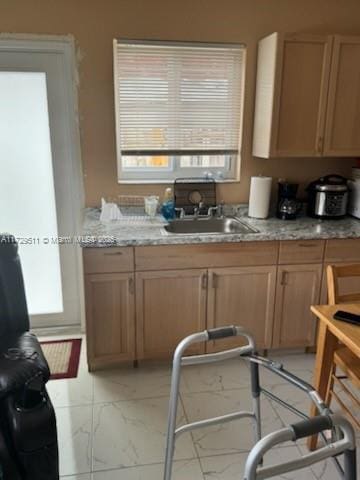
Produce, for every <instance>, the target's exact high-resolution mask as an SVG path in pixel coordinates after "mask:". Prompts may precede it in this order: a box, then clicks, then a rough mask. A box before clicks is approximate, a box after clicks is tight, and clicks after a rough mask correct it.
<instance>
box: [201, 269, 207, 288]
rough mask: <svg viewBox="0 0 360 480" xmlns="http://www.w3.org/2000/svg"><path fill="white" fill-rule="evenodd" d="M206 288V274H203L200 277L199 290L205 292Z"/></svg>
mask: <svg viewBox="0 0 360 480" xmlns="http://www.w3.org/2000/svg"><path fill="white" fill-rule="evenodd" d="M207 286H208V274H207V273H203V274H202V276H201V288H202V289H203V290H206V289H207Z"/></svg>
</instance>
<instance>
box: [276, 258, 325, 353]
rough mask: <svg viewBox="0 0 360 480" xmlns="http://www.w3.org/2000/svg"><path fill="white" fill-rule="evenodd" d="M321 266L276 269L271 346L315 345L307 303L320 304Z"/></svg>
mask: <svg viewBox="0 0 360 480" xmlns="http://www.w3.org/2000/svg"><path fill="white" fill-rule="evenodd" d="M321 273H322V265H317V264H315V265H314V264H313V265H284V266H281V267H279V268H278V277H277V287H276V304H275V322H274V336H273V347H274V348H278V347H281V348H282V347H289V348H290V347H307V346H312V345H314V342H315V331H316V321H315V317H314V316H313V314H312V313H311V312H310V306H311V305H316V304H318V303H319V298H320V283H321Z"/></svg>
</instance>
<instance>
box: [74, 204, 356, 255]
mask: <svg viewBox="0 0 360 480" xmlns="http://www.w3.org/2000/svg"><path fill="white" fill-rule="evenodd" d="M227 208H230V209H231V210H230V211H229V212H226V213H231V212H232V211H237V212H238V217H239V218H240V219H241V220H242V221H244V222H245V223H247V224H248V225H249V226H251V227H253V228H255V229H256V230H257V231H258V233H247V234H194V235H181V234H168V233H167V232H165V230H164V228H163V225H165V224H166V222H165V221H164V219H163V218H162V217H161V216H159V217H157V218H156V219H155V221H153V222H152V221H150V220H148V219H147V220H143V221H142V220H141V217H140V218H139V220H138V221H137V220H136V218H135V217H131V219H132V221H131V219H130V220H129V221H126V220H125V221H124V220H120V221H113V222H107V223H104V222H100V210H99V209H97V208H86V209H85V210H84V224H83V231H82V232H81V239H80V245H81V246H82V247H110V246H141V245H179V244H200V243H225V242H228V243H234V242H244V241H246V242H254V241H270V240H314V239H330V238H360V220H357V219H356V218H352V217H347V218H345V219H342V220H317V219H313V218H309V217H305V216H300V217H299V218H298V219H296V220H279V219H277V218H276V217H274V216H272V217H270V218H268V219H266V220H258V219H254V218H249V217H248V216H247V207H246V206H244V205H241V206H232V207H227ZM234 209H235V210H234ZM134 218H135V221H134Z"/></svg>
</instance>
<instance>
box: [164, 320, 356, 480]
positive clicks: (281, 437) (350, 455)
mask: <svg viewBox="0 0 360 480" xmlns="http://www.w3.org/2000/svg"><path fill="white" fill-rule="evenodd" d="M234 336H241V337H245V338H246V339H247V342H248V343H247V345H245V346H243V347H238V348H233V349H231V350H225V351H222V352H217V353H209V354H203V355H194V356H188V357H186V356H183V355H184V352H185V350H186V349H187V348H188V347H189V346H190V345H192V344H194V343H200V342H208V341H213V340H217V339H223V338H228V337H234ZM238 357H241V358H243V359H245V360H247V361H248V362H249V364H250V377H251V394H252V399H253V411H240V412H234V413H229V414H227V415H222V416H219V417H214V418H208V419H206V420H201V421H197V422H192V423H188V424H185V425H182V426H181V427H179V428H176V414H177V406H178V396H179V385H180V373H181V367H183V366H187V365H199V364H206V363H213V362H218V361H223V360H227V359H231V358H238ZM259 366H261V367H264V368H266V369H267V370H270V371H271V372H273V373H275V374H276V375H278V376H280V377H282V378H283V379H285V380H287V381H288V382H289V383H291V384H292V385H294V386H295V387H297V388H299V389H300V390H302V391H303V392H305V393H307V395H308V396H309V397H310V399H311V400H312V401H313V402H314V404H315V405H316V407H317V409H318V411H319V415H318V416H316V417H312V418H309V417H308V416H307V415H306V414H305V413H303V412H300V411H299V410H298V409H296V408H295V407H293V406H291V405H290V404H288V403H287V402H284V401H283V400H282V399H280V398H279V397H277V396H275V395H273V394H272V393H271V392H269V391H267V390H265V389H263V388H262V387H261V386H260V381H259ZM261 393H263V394H264V395H266V396H267V397H269V398H270V399H271V400H274V401H276V402H278V403H280V404H281V405H282V406H283V407H285V408H287V409H289V410H290V411H292V412H293V413H295V414H297V415H299V416H300V417H302V418H304V420H303V421H300V422H298V423H295V424H292V425H289V426H287V427H284V428H282V429H280V430H277V431H275V432H272V433H270V434H268V435H266V436H265V437H263V438H261V412H260V394H261ZM240 418H251V419H252V420H253V422H254V431H255V442H256V443H255V445H254V446H253V448H252V449H251V451H250V452H249V455H248V458H247V461H246V464H245V471H244V476H243V480H260V479H266V478H271V477H273V476H275V475H282V474H284V473H287V472H292V471H296V470H299V469H301V468H304V467H309V466H311V465H313V464H315V463H317V462H320V461H322V460H325V459H327V458H332V459H333V460H334V461H335V464H336V467H337V469H338V471H339V478H342V479H344V480H356V479H357V474H356V444H355V434H354V429H353V427H352V425H351V424H350V422H349V421H348V420H347V419H346V418H344V417H343V416H341V415H334V414H332V413H331V411H330V410H329V409H328V408H327V406H326V405H325V403H324V401H323V400H322V399H321V398H320V396H319V394H318V393H317V392H316V390H314V388H313V387H312V386H311V385H310V384H308V383H306V382H304V381H302V380H301V379H300V378H298V377H296V376H295V375H293V374H292V373H290V372H288V371H286V370H285V369H284V368H283V366H282V365H281V364H280V363H277V362H274V361H272V360H269V359H267V358H263V357H261V356H259V355H257V354H256V349H255V342H254V339H253V338H252V336H251V335H250V334H248V333H247V332H246V331H245V330H244V329H243V328H242V327H237V326H230V327H222V328H215V329H212V330H205V331H203V332H199V333H195V334H193V335H190V336H188V337H186V338H184V340H182V341H181V342H180V343H179V345H178V346H177V348H176V350H175V353H174V359H173V371H172V379H171V391H170V404H169V420H168V432H167V445H166V457H165V471H164V480H171V474H172V464H173V457H174V449H175V440H176V438H177V437H178V436H179V435H180V434H182V433H185V432H188V431H190V430H193V429H197V428H201V427H208V426H210V425H216V424H219V423H224V422H230V421H232V420H236V419H240ZM325 430H332V432H333V435H332V439H331V441H328V440H327V439H326V437H325V435H324V433H323V432H324V431H325ZM315 434H320V435H322V437H323V439H324V440H325V445H324V446H322V447H321V448H319V449H318V450H316V451H314V452H309V453H306V454H305V455H303V456H302V457H300V458H298V459H294V460H289V461H287V462H285V463H282V464H277V465H270V466H267V467H264V466H262V463H263V457H264V455H265V454H266V453H267V452H268V451H269V450H270V449H271V448H273V447H274V446H276V445H278V444H281V443H283V442H287V441H290V440H291V441H293V442H295V441H296V440H298V439H300V438H305V437H308V436H311V435H315ZM339 455H343V456H344V467H342V466H341V464H340V463H339V460H338V459H337V458H336V457H337V456H339ZM239 478H240V476H239Z"/></svg>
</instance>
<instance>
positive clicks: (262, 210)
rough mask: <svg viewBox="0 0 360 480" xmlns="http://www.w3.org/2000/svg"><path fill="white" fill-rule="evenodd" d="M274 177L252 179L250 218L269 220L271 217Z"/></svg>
mask: <svg viewBox="0 0 360 480" xmlns="http://www.w3.org/2000/svg"><path fill="white" fill-rule="evenodd" d="M271 184H272V177H262V176H259V177H251V183H250V197H249V213H248V215H249V217H254V218H267V216H268V215H269V206H270V195H271Z"/></svg>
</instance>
